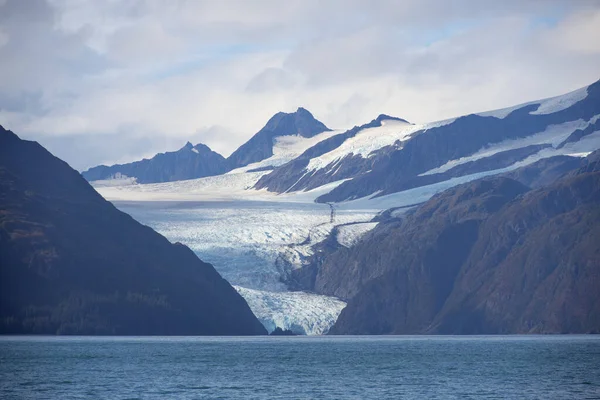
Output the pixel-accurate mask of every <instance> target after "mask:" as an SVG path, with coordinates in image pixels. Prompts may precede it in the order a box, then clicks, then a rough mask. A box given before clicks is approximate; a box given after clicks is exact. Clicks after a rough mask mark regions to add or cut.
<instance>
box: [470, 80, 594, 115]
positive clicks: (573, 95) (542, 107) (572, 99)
mask: <svg viewBox="0 0 600 400" xmlns="http://www.w3.org/2000/svg"><path fill="white" fill-rule="evenodd" d="M587 95H588V94H587V86H586V87H583V88H580V89H577V90H574V91H572V92H570V93H567V94H563V95H560V96H555V97H550V98H547V99H543V100H535V101H530V102H527V103H523V104H518V105H516V106H512V107H507V108H501V109H499V110H492V111H486V112H482V113H478V114H477V115H480V116H482V117H496V118H500V119H502V118H505V117H506V116H507V115H508V114H510V113H511V112H513V111H515V110H518V109H519V108H523V107H526V106H529V105H531V104H539V107H538V109H537V110H535V111H532V112H530V113H529V114H538V115H541V114H552V113H555V112H557V111H562V110H565V109H567V108H569V107H571V106H572V105H573V104H575V103H577V102H578V101H581V100H583V99H585V98H586V97H587Z"/></svg>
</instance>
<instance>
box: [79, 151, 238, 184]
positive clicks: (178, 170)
mask: <svg viewBox="0 0 600 400" xmlns="http://www.w3.org/2000/svg"><path fill="white" fill-rule="evenodd" d="M227 170H228V168H227V162H226V160H225V158H223V156H222V155H220V154H219V153H216V152H214V151H212V150H211V149H210V148H209V147H208V146H206V145H204V144H202V143H198V144H197V145H195V146H194V145H192V144H191V143H190V142H187V143H186V144H185V146H183V147H182V148H181V149H179V150H177V151H171V152H166V153H159V154H157V155H155V156H154V157H152V158H151V159H149V160H148V159H143V160H141V161H135V162H132V163H129V164H117V165H112V166H106V165H100V166H97V167H93V168H90V169H89V170H87V171H84V172H83V173H82V175H83V177H84V178H85V179H87V180H88V181H99V180H111V179H127V178H130V179H135V180H136V181H137V182H138V183H155V182H170V181H178V180H184V179H194V178H202V177H205V176H213V175H219V174H223V173H225V172H227Z"/></svg>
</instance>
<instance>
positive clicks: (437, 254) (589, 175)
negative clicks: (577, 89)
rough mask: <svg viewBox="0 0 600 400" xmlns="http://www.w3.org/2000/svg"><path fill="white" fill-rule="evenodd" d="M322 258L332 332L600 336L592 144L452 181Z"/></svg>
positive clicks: (598, 175) (597, 200)
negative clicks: (583, 150) (332, 309)
mask: <svg viewBox="0 0 600 400" xmlns="http://www.w3.org/2000/svg"><path fill="white" fill-rule="evenodd" d="M567 165H569V167H567ZM559 171H560V172H559ZM553 176H554V178H553V179H550V177H553ZM558 176H560V178H557V177H558ZM519 177H520V178H522V180H524V181H528V182H533V183H534V186H536V187H537V188H536V189H531V188H530V187H528V186H526V185H524V184H523V183H521V182H518V181H517V180H515V179H513V178H519ZM544 180H546V181H548V182H547V183H544V184H540V182H543V181H544ZM325 258H326V259H325V260H324V261H323V262H322V263H321V264H320V265H319V267H318V268H317V271H315V273H314V274H313V281H312V283H311V285H312V289H313V290H315V291H316V292H317V293H322V294H329V295H335V296H338V297H340V298H342V299H347V300H348V305H347V307H346V308H345V309H344V310H343V311H342V313H341V314H340V317H339V318H338V320H337V322H336V323H335V325H334V326H333V327H332V328H331V330H330V333H332V334H415V333H432V334H501V333H587V332H600V296H599V295H598V287H600V151H596V152H595V153H592V154H591V155H590V156H588V157H587V158H585V159H584V160H583V161H581V159H575V158H571V159H565V158H564V157H558V158H554V159H548V160H542V161H538V162H537V163H535V164H532V165H530V166H527V167H524V168H522V169H521V170H516V171H513V172H511V173H510V174H507V175H501V176H497V177H491V178H490V177H486V178H483V179H479V180H475V181H473V182H469V183H466V184H462V185H458V186H456V187H453V188H451V189H448V190H446V191H444V192H442V193H440V194H437V195H435V196H434V197H433V198H431V199H430V200H429V201H427V202H426V203H424V204H423V205H421V206H419V207H418V208H416V209H415V210H413V211H411V212H407V213H406V214H404V215H402V216H401V217H398V218H390V219H388V220H386V221H383V222H380V223H379V224H378V225H377V227H376V228H375V229H373V230H372V231H371V232H369V233H368V234H367V235H365V237H364V238H363V239H362V240H361V241H360V242H359V243H357V244H356V245H354V246H352V247H350V248H346V247H343V246H339V247H337V248H336V250H334V251H333V252H332V253H330V254H329V255H327V256H326V257H325ZM305 274H306V273H305ZM305 284H306V283H305ZM305 289H307V288H305Z"/></svg>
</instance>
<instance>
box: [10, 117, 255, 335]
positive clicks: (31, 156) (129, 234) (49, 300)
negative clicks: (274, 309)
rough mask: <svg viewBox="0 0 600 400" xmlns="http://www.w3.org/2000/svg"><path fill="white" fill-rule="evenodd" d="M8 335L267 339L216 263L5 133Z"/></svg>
mask: <svg viewBox="0 0 600 400" xmlns="http://www.w3.org/2000/svg"><path fill="white" fill-rule="evenodd" d="M0 332H1V333H44V334H55V333H59V334H116V335H130V334H137V335H150V334H151V335H251V334H265V333H266V332H265V330H264V328H263V327H262V325H261V324H260V323H259V322H258V320H257V319H256V318H255V317H254V315H253V314H252V312H251V311H250V309H249V307H248V305H247V304H246V302H245V301H244V300H243V298H242V297H241V296H240V295H239V294H238V293H237V292H236V291H235V290H234V289H233V288H232V287H231V286H230V285H229V283H227V282H226V281H225V280H224V279H222V278H221V277H220V276H219V274H218V273H217V272H216V271H215V270H214V268H213V267H212V266H211V265H210V264H206V263H204V262H202V261H200V260H199V259H198V258H197V257H196V256H195V255H194V253H193V252H192V251H191V250H190V249H189V248H187V247H186V246H184V245H182V244H171V243H169V241H168V240H167V239H165V238H164V237H163V236H161V235H159V234H158V233H156V232H154V231H153V230H152V229H150V228H149V227H146V226H144V225H141V224H139V223H138V222H136V221H134V220H133V218H131V217H130V216H129V215H127V214H125V213H122V212H120V211H118V210H117V209H116V208H115V207H114V206H113V205H112V204H111V203H109V202H107V201H105V200H104V199H103V198H102V197H101V196H100V195H99V194H98V193H97V192H96V191H95V190H94V189H93V188H92V187H91V186H90V185H89V184H88V183H87V182H86V181H85V180H84V179H83V178H82V177H81V175H80V174H79V173H78V172H77V171H75V170H73V169H71V168H70V167H69V166H68V165H67V164H66V163H65V162H63V161H61V160H59V159H58V158H56V157H54V156H52V155H51V154H50V153H49V152H48V151H46V150H45V149H44V148H43V147H42V146H40V145H39V144H38V143H36V142H29V141H24V140H21V139H19V138H18V137H17V136H16V135H15V134H13V133H12V132H10V131H6V130H4V129H3V128H1V127H0Z"/></svg>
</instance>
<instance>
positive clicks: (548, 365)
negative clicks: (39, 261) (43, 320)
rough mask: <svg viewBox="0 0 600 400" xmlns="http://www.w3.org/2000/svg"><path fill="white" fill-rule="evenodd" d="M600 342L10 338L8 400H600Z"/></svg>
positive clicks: (4, 369) (1, 388)
mask: <svg viewBox="0 0 600 400" xmlns="http://www.w3.org/2000/svg"><path fill="white" fill-rule="evenodd" d="M599 367H600V337H598V336H541V337H540V336H530V337H522V336H521V337H520V336H510V337H500V336H497V337H278V338H272V337H259V338H196V337H191V338H162V337H146V338H124V337H2V338H0V398H2V399H41V398H43V399H82V398H94V399H98V398H110V399H164V398H176V399H202V398H211V399H213V398H220V399H264V398H275V399H314V398H319V399H326V398H331V399H346V398H347V399H387V398H405V399H417V398H419V399H420V398H429V399H468V398H473V399H511V398H513V399H524V398H526V399H586V398H587V399H592V398H594V399H597V398H600V372H599V371H600V369H599Z"/></svg>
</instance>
